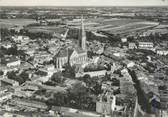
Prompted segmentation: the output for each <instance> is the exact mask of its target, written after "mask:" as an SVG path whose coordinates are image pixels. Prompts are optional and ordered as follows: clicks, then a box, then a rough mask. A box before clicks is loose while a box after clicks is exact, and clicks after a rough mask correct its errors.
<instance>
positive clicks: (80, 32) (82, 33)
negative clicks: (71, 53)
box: [79, 16, 86, 50]
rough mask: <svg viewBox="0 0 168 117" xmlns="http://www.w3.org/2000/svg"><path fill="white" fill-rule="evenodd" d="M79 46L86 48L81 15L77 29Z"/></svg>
mask: <svg viewBox="0 0 168 117" xmlns="http://www.w3.org/2000/svg"><path fill="white" fill-rule="evenodd" d="M79 46H80V47H81V48H82V49H83V50H86V32H85V28H84V23H83V16H82V17H81V27H80V30H79Z"/></svg>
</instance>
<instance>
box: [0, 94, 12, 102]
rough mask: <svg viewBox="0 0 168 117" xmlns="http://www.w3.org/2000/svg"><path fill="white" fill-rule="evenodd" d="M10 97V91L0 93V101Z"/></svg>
mask: <svg viewBox="0 0 168 117" xmlns="http://www.w3.org/2000/svg"><path fill="white" fill-rule="evenodd" d="M11 98H12V93H11V92H7V93H5V94H0V102H3V101H6V100H9V99H11Z"/></svg>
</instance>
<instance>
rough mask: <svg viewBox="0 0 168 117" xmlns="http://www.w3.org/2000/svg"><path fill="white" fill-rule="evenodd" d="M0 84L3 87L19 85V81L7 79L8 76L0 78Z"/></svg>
mask: <svg viewBox="0 0 168 117" xmlns="http://www.w3.org/2000/svg"><path fill="white" fill-rule="evenodd" d="M0 86H1V87H4V86H19V82H17V81H14V80H12V79H8V78H2V79H0Z"/></svg>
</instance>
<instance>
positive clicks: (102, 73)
mask: <svg viewBox="0 0 168 117" xmlns="http://www.w3.org/2000/svg"><path fill="white" fill-rule="evenodd" d="M86 74H87V75H90V77H104V76H105V75H106V74H107V71H106V70H100V71H92V72H83V73H77V74H76V77H83V76H84V75H86Z"/></svg>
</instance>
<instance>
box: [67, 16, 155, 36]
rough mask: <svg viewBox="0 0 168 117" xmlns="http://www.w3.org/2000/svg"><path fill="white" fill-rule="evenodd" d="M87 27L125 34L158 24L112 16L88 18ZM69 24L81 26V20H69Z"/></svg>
mask: <svg viewBox="0 0 168 117" xmlns="http://www.w3.org/2000/svg"><path fill="white" fill-rule="evenodd" d="M84 23H85V28H86V30H89V31H97V30H99V31H106V32H108V33H113V34H125V33H132V32H136V31H139V30H145V29H148V28H152V27H155V26H157V25H158V23H157V22H149V21H145V20H140V19H124V18H122V19H119V18H111V19H103V18H96V19H87V20H85V22H84ZM68 25H71V26H73V27H75V28H79V26H80V22H79V21H78V22H77V21H74V22H73V21H71V22H68Z"/></svg>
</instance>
